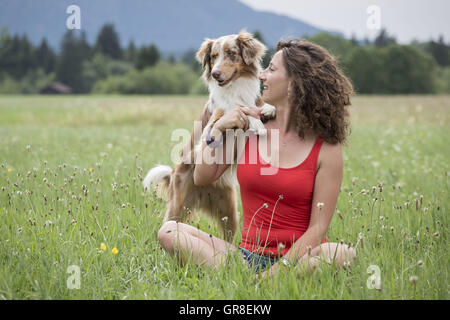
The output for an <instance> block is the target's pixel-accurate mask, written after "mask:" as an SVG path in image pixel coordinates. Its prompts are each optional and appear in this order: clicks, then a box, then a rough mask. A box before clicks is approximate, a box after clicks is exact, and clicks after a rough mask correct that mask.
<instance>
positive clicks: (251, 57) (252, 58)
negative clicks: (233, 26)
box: [237, 30, 267, 65]
mask: <svg viewBox="0 0 450 320" xmlns="http://www.w3.org/2000/svg"><path fill="white" fill-rule="evenodd" d="M237 43H238V45H239V48H240V49H241V55H242V59H243V60H244V62H245V64H246V65H251V64H252V63H253V62H258V63H260V62H261V59H262V57H263V56H264V54H265V53H266V49H267V48H266V46H265V45H264V44H262V43H261V42H260V41H259V40H258V39H256V38H255V37H253V35H252V34H251V33H248V32H247V31H244V30H243V31H241V32H239V34H238V36H237Z"/></svg>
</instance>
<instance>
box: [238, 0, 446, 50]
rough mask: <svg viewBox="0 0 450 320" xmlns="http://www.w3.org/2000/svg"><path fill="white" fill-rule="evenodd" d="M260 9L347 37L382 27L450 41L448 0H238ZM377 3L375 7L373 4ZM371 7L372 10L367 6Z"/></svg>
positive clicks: (405, 35)
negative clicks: (442, 37) (440, 36)
mask: <svg viewBox="0 0 450 320" xmlns="http://www.w3.org/2000/svg"><path fill="white" fill-rule="evenodd" d="M239 1H241V2H243V3H244V4H246V5H248V6H250V7H251V8H253V9H255V10H258V11H270V12H274V13H278V14H282V15H286V16H289V17H292V18H296V19H300V20H302V21H304V22H307V23H309V24H312V25H313V26H316V27H319V28H323V29H326V30H332V31H338V32H341V33H343V34H344V35H345V36H346V37H347V38H350V37H351V36H352V34H354V35H355V36H356V37H357V38H358V39H363V38H365V37H368V38H369V39H371V40H372V39H373V38H374V37H375V36H376V35H377V34H378V32H379V27H381V28H383V27H384V28H386V30H387V31H388V34H389V35H393V36H395V38H396V39H397V42H400V43H409V42H411V41H412V40H414V39H416V40H419V41H426V40H430V38H433V39H434V40H437V39H438V37H439V35H443V36H444V40H445V42H446V43H449V42H450V17H449V15H450V1H449V0H306V1H305V0H239ZM373 5H374V6H376V7H373ZM368 9H369V13H368V12H367V10H368Z"/></svg>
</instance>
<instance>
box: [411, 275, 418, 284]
mask: <svg viewBox="0 0 450 320" xmlns="http://www.w3.org/2000/svg"><path fill="white" fill-rule="evenodd" d="M418 280H419V277H418V276H411V277H409V282H411V283H412V284H413V285H416V283H417V281H418Z"/></svg>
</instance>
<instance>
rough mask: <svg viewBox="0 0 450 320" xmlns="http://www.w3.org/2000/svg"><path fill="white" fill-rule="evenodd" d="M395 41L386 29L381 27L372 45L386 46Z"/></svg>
mask: <svg viewBox="0 0 450 320" xmlns="http://www.w3.org/2000/svg"><path fill="white" fill-rule="evenodd" d="M395 43H397V41H396V40H395V38H394V37H390V36H389V35H388V33H387V31H386V29H384V28H383V29H381V31H380V33H379V34H378V36H377V37H376V38H375V40H374V45H375V46H376V47H386V46H388V45H390V44H395Z"/></svg>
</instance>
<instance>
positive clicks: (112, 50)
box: [95, 24, 122, 59]
mask: <svg viewBox="0 0 450 320" xmlns="http://www.w3.org/2000/svg"><path fill="white" fill-rule="evenodd" d="M95 51H96V52H100V53H101V54H103V55H104V56H106V57H110V58H113V59H121V58H122V49H121V47H120V42H119V35H118V34H117V32H116V31H115V30H114V25H112V24H105V25H104V26H103V27H102V29H101V30H100V32H99V34H98V36H97V41H96V43H95Z"/></svg>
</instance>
